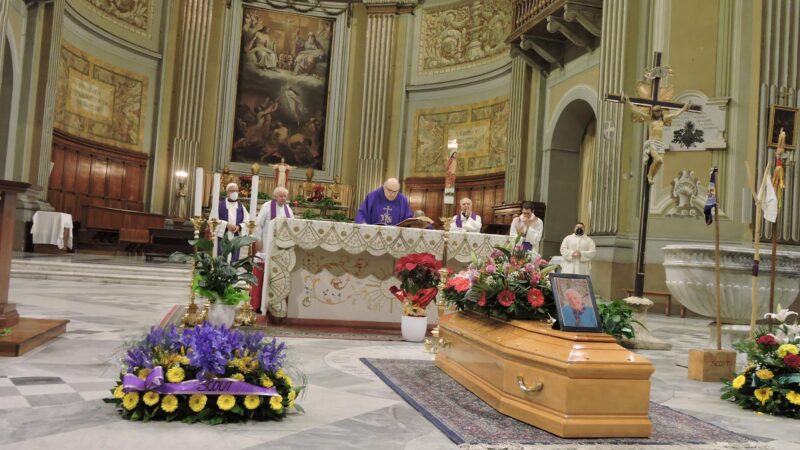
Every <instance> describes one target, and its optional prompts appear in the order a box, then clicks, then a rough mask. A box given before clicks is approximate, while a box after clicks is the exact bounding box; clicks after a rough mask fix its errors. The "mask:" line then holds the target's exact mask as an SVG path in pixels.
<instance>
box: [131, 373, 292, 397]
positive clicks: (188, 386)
mask: <svg viewBox="0 0 800 450" xmlns="http://www.w3.org/2000/svg"><path fill="white" fill-rule="evenodd" d="M122 390H123V391H124V392H126V393H127V392H131V391H153V392H158V393H159V394H184V395H191V394H206V395H222V394H227V395H262V396H270V397H271V396H274V395H278V391H277V390H276V389H275V388H274V387H271V388H265V387H261V386H256V385H254V384H250V383H246V382H244V381H239V380H234V379H233V378H212V379H210V380H189V381H184V382H182V383H164V369H162V368H161V366H158V367H156V368H154V369H153V371H152V372H150V375H148V376H147V378H145V379H144V380H140V379H139V377H137V376H136V375H134V374H132V373H127V374H125V376H124V377H122Z"/></svg>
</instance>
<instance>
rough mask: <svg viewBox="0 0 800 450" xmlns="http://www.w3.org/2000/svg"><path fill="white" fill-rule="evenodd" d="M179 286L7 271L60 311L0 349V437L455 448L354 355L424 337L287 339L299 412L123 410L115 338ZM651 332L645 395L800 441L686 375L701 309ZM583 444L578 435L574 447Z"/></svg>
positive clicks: (26, 299) (15, 290) (32, 312)
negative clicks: (196, 414) (250, 415)
mask: <svg viewBox="0 0 800 450" xmlns="http://www.w3.org/2000/svg"><path fill="white" fill-rule="evenodd" d="M185 293H186V290H185V289H182V288H171V287H159V286H142V285H120V284H117V285H112V284H99V283H89V282H74V281H51V280H28V279H12V282H11V298H12V301H13V302H15V303H17V305H18V309H19V310H20V313H21V314H22V315H24V316H26V317H51V318H65V319H69V320H70V321H71V322H70V323H69V325H68V327H67V333H66V334H65V335H63V336H62V337H61V338H59V339H57V340H55V341H53V342H51V343H49V344H47V345H45V346H43V347H40V348H38V349H36V350H34V351H32V352H30V353H28V354H26V355H24V356H22V357H19V358H0V448H3V449H51V448H59V449H81V450H85V449H94V448H103V449H105V448H108V449H112V448H113V449H126V448H131V449H137V450H141V449H143V448H155V447H156V446H157V447H159V448H178V447H180V448H193V447H207V446H209V445H213V446H214V447H215V448H220V449H228V448H229V449H246V448H265V447H267V446H270V447H271V448H278V449H372V448H376V447H380V448H381V449H382V450H391V449H420V450H434V449H453V448H457V446H456V445H454V444H452V443H451V442H450V440H449V439H447V437H445V435H444V434H442V433H441V432H440V431H439V430H438V429H437V428H435V427H434V426H433V425H432V424H430V422H428V420H426V419H425V418H424V417H423V416H422V415H420V414H419V413H417V412H416V411H415V410H414V409H413V408H412V407H411V406H409V405H408V404H406V403H405V402H404V401H403V400H402V399H401V398H400V397H399V396H397V395H396V394H395V393H394V392H393V391H392V390H391V389H390V388H389V387H388V386H386V385H385V384H384V383H383V382H381V381H380V380H379V379H378V378H377V377H376V376H375V375H374V374H373V373H372V372H371V371H370V370H369V369H367V368H366V367H365V366H364V365H363V364H362V363H361V362H359V358H363V357H373V358H380V357H389V358H409V359H430V358H431V356H430V355H428V354H426V353H425V352H424V351H423V349H422V345H421V344H411V343H405V342H369V341H352V340H349V341H343V340H330V339H303V338H291V339H286V342H287V344H288V346H289V349H290V356H291V360H292V363H294V364H295V365H296V366H298V367H299V368H300V369H302V370H303V371H304V372H305V373H306V374H307V377H308V382H309V386H308V391H307V394H306V396H305V397H304V398H302V399H301V400H300V401H299V403H300V404H302V406H303V407H304V408H305V410H306V413H305V414H302V415H294V416H290V417H289V418H287V419H286V420H285V421H283V422H278V423H251V424H237V425H223V426H215V427H212V426H205V425H191V426H189V425H184V424H174V423H173V424H166V423H148V424H142V423H132V422H127V421H123V420H120V419H119V418H118V416H117V414H116V412H115V411H114V408H113V407H112V406H111V405H108V404H105V403H103V402H102V401H101V400H100V399H101V398H103V397H105V396H107V395H108V388H110V387H111V386H113V384H114V380H115V379H116V377H117V376H118V373H119V358H120V356H121V349H122V346H123V344H124V342H126V341H127V340H131V339H134V338H136V337H137V336H139V335H140V334H141V333H143V332H144V331H146V330H147V329H148V328H149V327H150V326H151V325H153V324H155V323H156V322H157V321H158V320H160V319H161V318H162V317H163V316H164V314H165V313H166V312H167V310H168V309H169V308H170V307H171V306H172V305H174V304H176V303H181V302H183V301H184V299H185ZM650 329H651V330H652V332H653V334H654V335H655V336H657V337H660V338H662V339H666V340H669V341H670V342H672V343H673V350H672V351H666V352H664V351H642V352H641V353H642V354H643V355H645V356H647V357H648V358H650V359H651V360H652V361H653V363H654V365H655V367H656V372H655V374H654V375H653V379H652V380H653V383H652V400H653V401H656V402H659V403H663V404H665V405H667V406H669V407H672V408H674V409H677V410H680V411H683V412H686V413H688V414H691V415H692V416H695V417H698V418H700V419H703V420H706V421H708V422H711V423H714V424H716V425H719V426H721V427H723V428H726V429H729V430H731V431H735V432H738V433H742V434H746V435H749V436H752V437H753V438H755V439H757V440H759V441H762V442H763V443H764V444H765V446H766V447H768V448H775V449H790V448H798V449H800V422H798V421H794V420H790V419H783V418H777V417H771V416H758V415H756V414H754V413H752V412H747V411H743V410H740V409H739V408H738V407H736V406H735V405H733V404H729V403H726V402H723V401H721V400H719V396H718V390H719V384H718V383H700V382H695V381H690V380H688V379H687V377H686V369H685V368H683V367H680V366H677V365H676V364H675V362H676V361H677V360H678V359H680V358H681V357H682V356H683V355H685V354H686V351H687V350H688V349H689V348H700V347H702V346H703V345H704V344H705V342H706V340H707V338H706V336H707V328H706V321H704V320H698V319H680V318H677V317H671V318H666V317H663V316H655V317H653V318H652V319H651V322H650ZM581 448H583V447H581Z"/></svg>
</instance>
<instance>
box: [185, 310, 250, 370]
mask: <svg viewBox="0 0 800 450" xmlns="http://www.w3.org/2000/svg"><path fill="white" fill-rule="evenodd" d="M182 341H183V345H184V346H185V347H186V348H187V349H189V350H188V354H187V356H188V357H189V362H190V363H191V364H192V366H194V367H196V368H197V369H198V372H197V377H198V379H201V378H210V377H213V376H215V375H222V374H224V373H225V367H226V366H227V365H228V361H230V360H231V359H232V358H233V354H234V351H236V350H241V349H242V346H243V343H244V336H243V334H242V333H241V332H239V331H235V332H231V331H230V330H229V329H227V328H225V327H224V326H220V327H219V328H215V327H214V326H213V325H211V324H209V323H208V322H204V323H203V324H202V325H198V326H196V327H194V328H192V329H186V330H184V331H183V339H182Z"/></svg>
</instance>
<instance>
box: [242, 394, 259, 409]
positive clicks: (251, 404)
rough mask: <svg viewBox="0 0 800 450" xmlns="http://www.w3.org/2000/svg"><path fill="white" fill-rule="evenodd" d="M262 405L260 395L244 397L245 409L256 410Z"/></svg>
mask: <svg viewBox="0 0 800 450" xmlns="http://www.w3.org/2000/svg"><path fill="white" fill-rule="evenodd" d="M260 404H261V398H260V397H259V396H258V395H246V396H245V397H244V407H245V408H247V409H256V408H258V405H260Z"/></svg>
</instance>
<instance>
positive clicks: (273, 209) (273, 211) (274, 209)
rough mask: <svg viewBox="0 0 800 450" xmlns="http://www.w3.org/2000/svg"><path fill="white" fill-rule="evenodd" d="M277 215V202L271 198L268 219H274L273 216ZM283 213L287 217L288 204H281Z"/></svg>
mask: <svg viewBox="0 0 800 450" xmlns="http://www.w3.org/2000/svg"><path fill="white" fill-rule="evenodd" d="M277 215H278V204H277V203H276V202H275V200H272V201H271V202H269V220H272V219H274V218H275V216H277ZM283 215H284V216H286V217H289V205H288V204H286V203H284V204H283Z"/></svg>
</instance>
